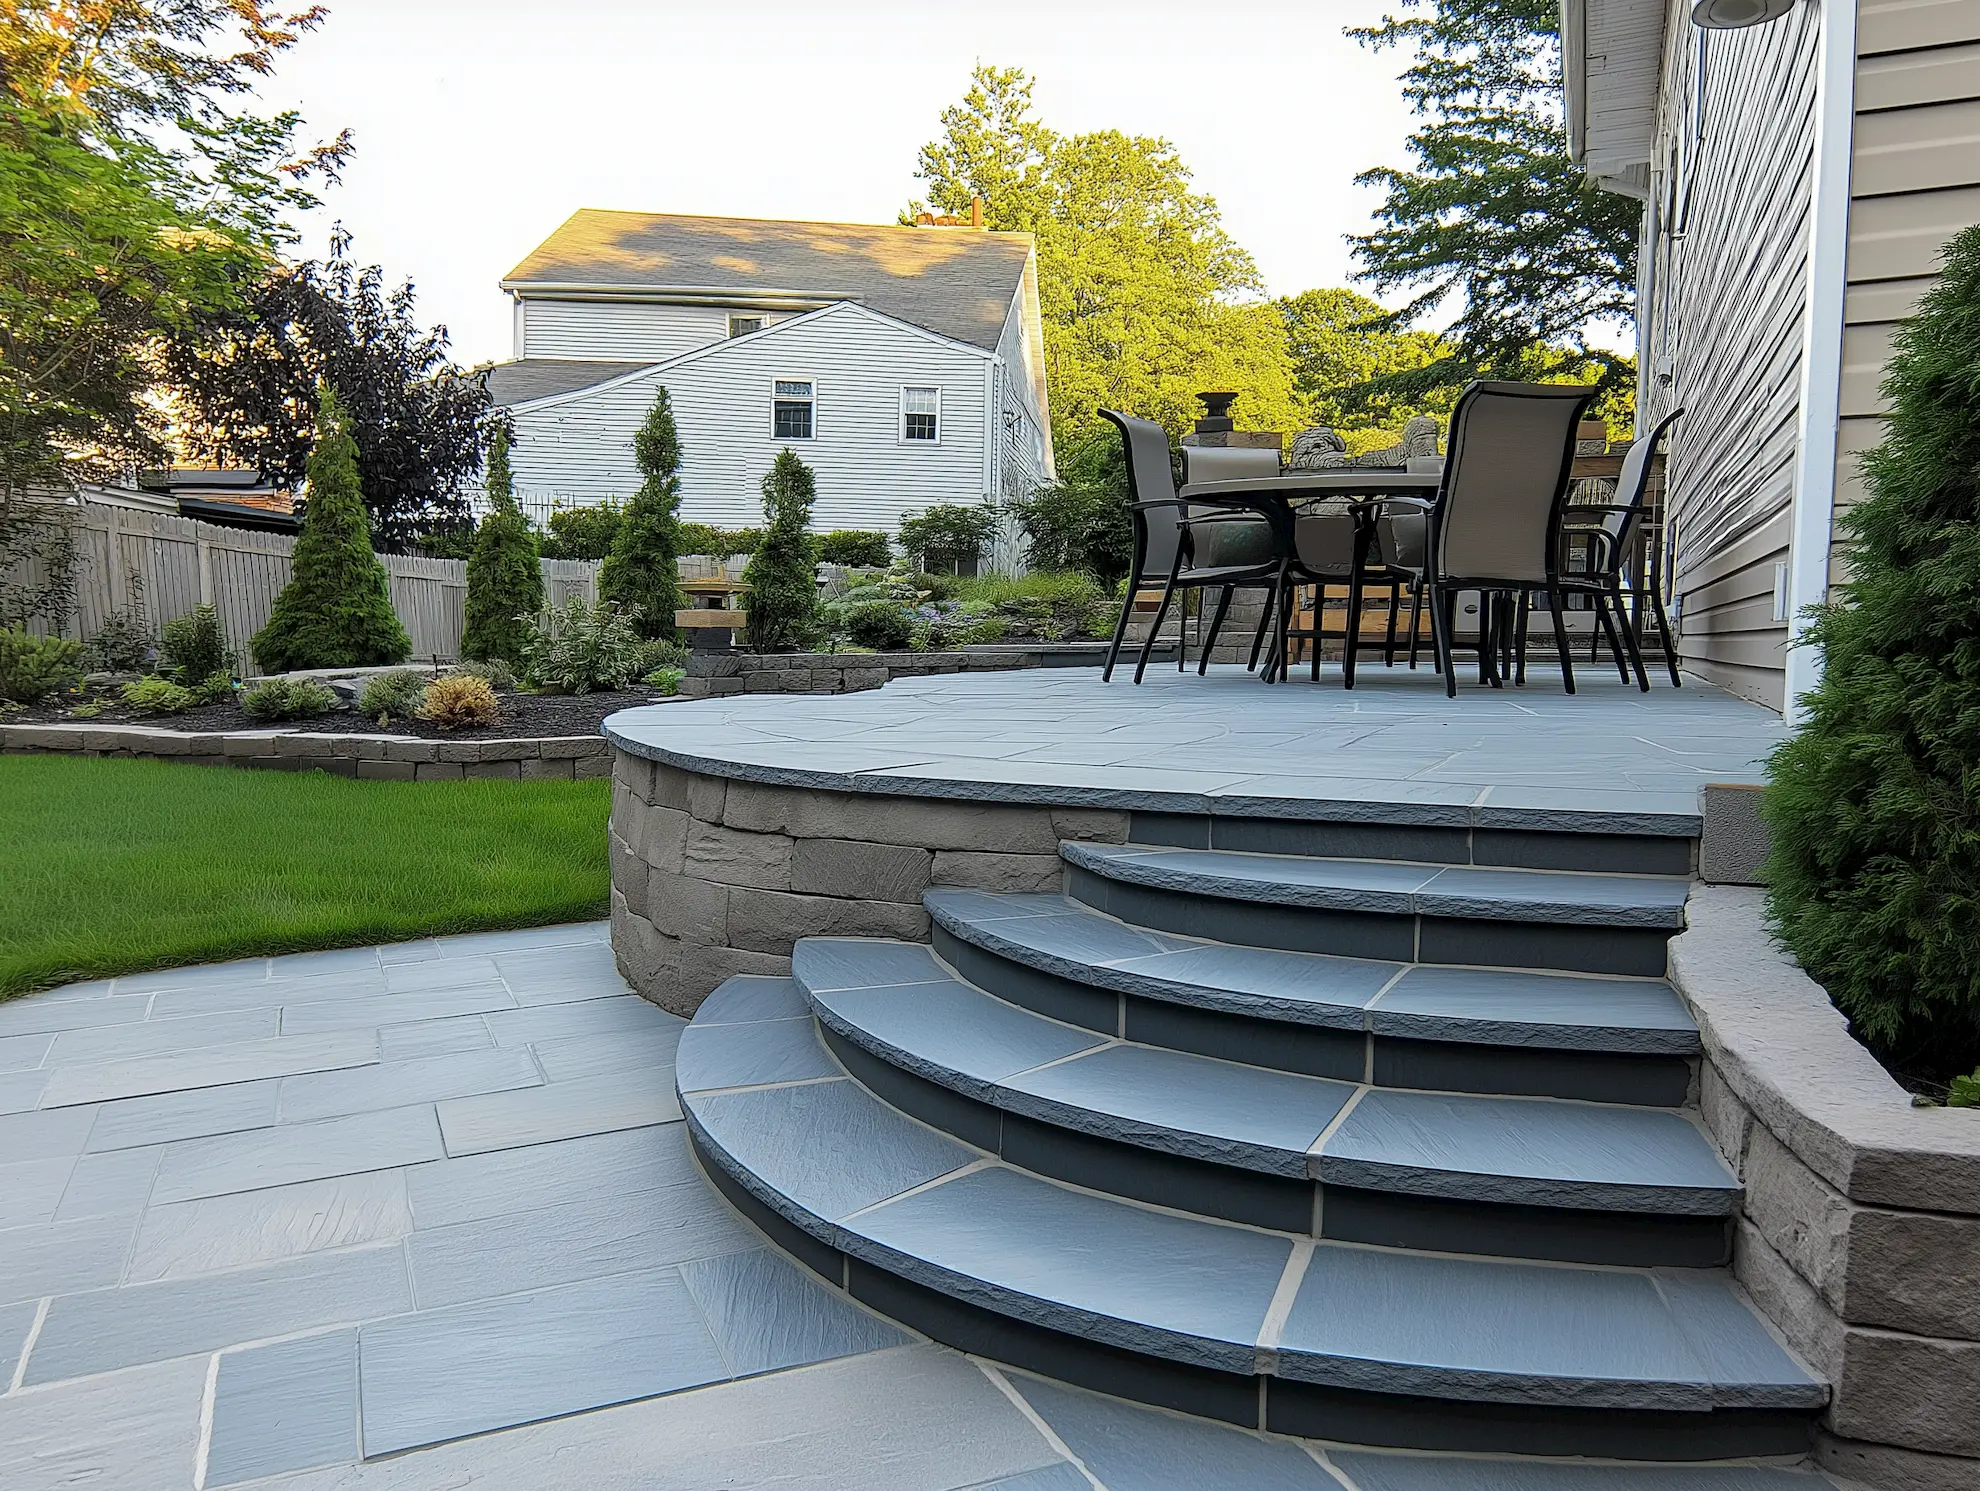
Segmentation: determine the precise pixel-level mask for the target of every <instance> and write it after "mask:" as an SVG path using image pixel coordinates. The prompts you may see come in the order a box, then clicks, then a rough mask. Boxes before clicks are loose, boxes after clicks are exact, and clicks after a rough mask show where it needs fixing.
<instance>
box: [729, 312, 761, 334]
mask: <svg viewBox="0 0 1980 1491" xmlns="http://www.w3.org/2000/svg"><path fill="white" fill-rule="evenodd" d="M761 330H763V318H762V317H761V316H731V317H729V335H730V336H732V337H746V336H748V335H749V334H750V333H751V332H753V331H761Z"/></svg>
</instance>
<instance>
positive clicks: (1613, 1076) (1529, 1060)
mask: <svg viewBox="0 0 1980 1491" xmlns="http://www.w3.org/2000/svg"><path fill="white" fill-rule="evenodd" d="M934 944H935V952H936V954H937V955H938V956H939V957H940V958H941V959H942V961H943V962H945V963H947V964H948V965H949V966H950V967H952V968H954V969H955V970H956V972H958V973H959V974H961V975H962V977H964V978H965V979H967V980H968V981H969V982H970V983H973V984H975V985H976V986H977V987H978V988H980V989H984V990H987V991H988V992H989V993H992V994H995V995H996V996H997V997H998V998H1000V999H1005V1000H1008V1001H1010V1002H1011V1003H1012V1004H1015V1005H1019V1006H1021V1007H1023V1008H1025V1009H1028V1010H1032V1011H1035V1012H1036V1013H1038V1014H1041V1015H1045V1016H1047V1017H1048V1018H1050V1019H1054V1020H1063V1021H1065V1022H1066V1023H1067V1024H1069V1025H1078V1026H1080V1027H1082V1028H1084V1029H1086V1030H1095V1031H1098V1032H1100V1033H1101V1034H1102V1035H1112V1036H1124V1037H1125V1038H1126V1039H1128V1040H1134V1041H1142V1042H1145V1043H1147V1044H1149V1045H1153V1046H1166V1047H1168V1048H1169V1049H1171V1050H1175V1051H1190V1052H1194V1053H1195V1054H1197V1055H1199V1056H1216V1057H1221V1058H1223V1059H1224V1060H1226V1061H1241V1062H1245V1063H1247V1064H1249V1065H1252V1066H1264V1067H1271V1068H1273V1069H1275V1070H1278V1071H1283V1072H1298V1073H1300V1074H1301V1075H1303V1076H1308V1077H1335V1078H1339V1079H1341V1080H1343V1081H1348V1082H1361V1081H1364V1080H1372V1081H1373V1082H1374V1083H1375V1084H1376V1085H1377V1086H1382V1087H1421V1088H1430V1089H1433V1090H1436V1091H1441V1092H1476V1093H1488V1094H1495V1095H1508V1096H1515V1097H1557V1098H1579V1099H1582V1100H1584V1101H1589V1102H1598V1103H1628V1104H1631V1105H1633V1106H1637V1107H1671V1108H1674V1107H1679V1106H1682V1105H1683V1104H1684V1103H1685V1102H1686V1101H1687V1098H1688V1097H1689V1095H1690V1092H1691V1088H1692V1082H1693V1076H1692V1067H1691V1063H1690V1062H1689V1061H1688V1060H1687V1059H1686V1058H1684V1057H1681V1056H1627V1055H1615V1054H1611V1053H1608V1052H1603V1051H1569V1050H1556V1049H1546V1048H1540V1047H1531V1046H1488V1045H1460V1044H1456V1043H1452V1042H1441V1041H1410V1040H1401V1039H1397V1038H1395V1037H1390V1036H1370V1035H1368V1034H1366V1033H1364V1032H1361V1031H1353V1030H1331V1029H1328V1028H1326V1027H1323V1026H1317V1025H1294V1024H1291V1023H1288V1022H1284V1021H1277V1020H1261V1019H1257V1018H1255V1017H1252V1016H1249V1015H1231V1014H1225V1013H1223V1012H1221V1011H1217V1010H1205V1009H1197V1008H1193V1007H1191V1006H1187V1005H1180V1004H1167V1003H1164V1002H1162V1001H1160V1000H1153V999H1142V998H1139V997H1138V996H1136V995H1132V994H1117V993H1115V992H1113V991H1112V990H1108V989H1096V988H1093V987H1092V986H1091V985H1088V984H1081V983H1075V982H1074V981H1072V980H1070V979H1064V978H1060V977H1059V976H1058V975H1057V974H1051V973H1045V972H1043V971H1041V970H1039V969H1035V968H1030V967H1027V966H1025V965H1024V964H1021V963H1016V962H1013V961H1012V960H1010V959H1008V958H1005V957H1002V956H1000V955H999V954H997V953H993V952H990V951H988V950H987V949H984V948H980V947H977V946H976V945H975V944H974V943H969V942H964V941H963V940H962V939H961V938H959V937H957V936H955V935H954V934H953V933H951V932H950V931H948V930H947V929H946V928H944V927H943V926H941V925H940V924H939V923H938V924H937V925H936V927H935V929H934Z"/></svg>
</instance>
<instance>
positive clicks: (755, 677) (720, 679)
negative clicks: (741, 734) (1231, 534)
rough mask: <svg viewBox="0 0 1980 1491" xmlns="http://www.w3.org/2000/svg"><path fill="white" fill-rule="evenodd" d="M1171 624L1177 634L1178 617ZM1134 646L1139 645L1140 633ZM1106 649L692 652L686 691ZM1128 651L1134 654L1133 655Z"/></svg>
mask: <svg viewBox="0 0 1980 1491" xmlns="http://www.w3.org/2000/svg"><path fill="white" fill-rule="evenodd" d="M1141 630H1145V628H1142V629H1141ZM1165 630H1167V631H1169V632H1171V633H1172V632H1173V630H1174V628H1173V624H1172V625H1171V626H1170V627H1169V628H1167V629H1165ZM1135 645H1136V646H1139V645H1140V644H1139V640H1138V638H1137V641H1136V644H1135ZM1106 653H1107V647H1106V644H1105V643H1102V642H1063V643H1048V642H1041V643H1036V644H1032V643H1022V642H1019V643H1012V644H1010V645H1008V646H1003V645H989V646H982V647H971V648H964V649H958V650H956V651H953V652H691V653H689V654H688V660H687V677H686V678H684V679H682V680H681V685H680V697H681V698H683V699H708V698H719V697H723V696H726V695H730V694H857V693H861V692H863V691H865V690H867V689H877V688H879V687H880V686H881V685H882V684H884V683H885V682H887V680H888V679H890V678H926V677H928V676H929V675H931V674H935V673H1008V672H1014V671H1018V670H1021V669H1026V668H1053V667H1076V666H1082V665H1090V666H1092V667H1096V668H1097V667H1098V666H1100V664H1101V662H1102V661H1104V659H1105V657H1106ZM1156 653H1157V655H1159V656H1162V657H1165V658H1167V659H1168V660H1169V661H1170V662H1173V661H1175V649H1174V645H1173V643H1172V642H1170V643H1166V644H1165V643H1160V642H1158V643H1157V644H1156ZM1128 656H1129V658H1130V660H1131V659H1132V657H1133V654H1132V653H1129V654H1128Z"/></svg>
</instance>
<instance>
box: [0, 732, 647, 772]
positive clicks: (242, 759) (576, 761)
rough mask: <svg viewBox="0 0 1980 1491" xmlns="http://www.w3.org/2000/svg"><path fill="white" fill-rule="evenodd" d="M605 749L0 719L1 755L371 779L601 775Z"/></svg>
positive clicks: (564, 741) (556, 741) (556, 740)
mask: <svg viewBox="0 0 1980 1491" xmlns="http://www.w3.org/2000/svg"><path fill="white" fill-rule="evenodd" d="M611 751H612V747H611V743H610V742H609V741H607V740H606V739H605V737H604V736H602V735H559V736H546V737H540V738H534V739H523V740H420V739H416V738H414V737H411V736H391V735H327V734H314V733H311V732H309V731H304V730H283V731H276V730H247V731H232V732H228V733H225V734H208V735H195V734H191V733H188V732H186V731H181V730H147V729H143V728H141V727H137V726H131V725H103V726H97V727H90V726H84V725H0V754H4V755H8V756H26V755H48V754H54V755H66V756H124V757H139V756H142V757H151V758H156V759H158V760H163V761H178V762H181V763H183V764H185V765H188V766H249V767H258V768H261V769H263V770H268V771H327V772H331V773H334V774H335V775H337V776H344V777H357V778H360V779H368V780H376V781H401V782H415V781H417V782H448V781H459V780H461V779H462V778H463V777H508V778H518V779H533V778H545V777H548V778H562V779H565V780H569V779H571V778H575V777H602V776H605V775H606V774H607V773H608V772H610V771H611V769H612V758H611Z"/></svg>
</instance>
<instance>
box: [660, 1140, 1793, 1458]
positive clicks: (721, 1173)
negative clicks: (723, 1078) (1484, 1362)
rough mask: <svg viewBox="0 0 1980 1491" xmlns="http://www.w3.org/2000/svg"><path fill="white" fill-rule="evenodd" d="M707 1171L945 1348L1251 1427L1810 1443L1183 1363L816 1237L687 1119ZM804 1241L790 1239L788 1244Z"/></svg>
mask: <svg viewBox="0 0 1980 1491" xmlns="http://www.w3.org/2000/svg"><path fill="white" fill-rule="evenodd" d="M689 1137H690V1140H691V1142H692V1144H693V1146H694V1149H695V1152H696V1156H697V1159H698V1160H699V1162H700V1164H701V1167H702V1170H703V1171H704V1173H705V1174H706V1175H707V1176H708V1178H709V1179H710V1181H711V1182H712V1183H713V1184H714V1186H715V1188H716V1189H717V1190H718V1191H719V1192H721V1194H722V1195H723V1196H724V1197H726V1198H727V1199H728V1201H729V1202H730V1204H731V1205H733V1206H734V1207H735V1208H736V1210H737V1211H738V1212H740V1213H741V1214H742V1215H743V1217H744V1218H745V1219H747V1220H748V1221H749V1222H751V1223H753V1224H754V1225H755V1226H756V1227H757V1228H758V1229H759V1230H761V1231H762V1232H763V1233H764V1234H765V1235H766V1236H768V1237H769V1238H770V1239H771V1240H772V1241H773V1242H775V1243H777V1244H779V1245H780V1246H782V1247H783V1248H785V1249H786V1250H787V1251H788V1252H790V1253H791V1254H792V1256H794V1257H796V1258H797V1259H798V1260H799V1261H800V1262H802V1263H804V1264H805V1265H806V1266H807V1267H809V1268H811V1269H812V1270H813V1271H814V1272H815V1273H817V1274H818V1275H819V1276H820V1277H822V1278H824V1279H826V1280H827V1281H829V1282H831V1283H833V1284H835V1285H838V1286H840V1287H842V1288H844V1289H846V1290H847V1292H848V1293H850V1294H851V1295H852V1297H853V1298H854V1299H856V1300H859V1301H860V1302H861V1303H862V1304H865V1305H867V1306H868V1307H869V1308H871V1309H874V1310H877V1311H879V1312H880V1313H881V1314H883V1315H886V1316H888V1317H889V1318H891V1319H893V1320H896V1321H899V1322H900V1323H901V1324H903V1325H905V1326H908V1327H910V1328H911V1329H914V1330H918V1331H921V1332H922V1333H923V1334H925V1335H927V1336H929V1337H931V1338H932V1339H934V1340H936V1341H940V1342H942V1343H943V1344H944V1345H947V1346H952V1347H954V1348H956V1349H957V1350H960V1351H966V1352H970V1353H972V1354H975V1355H979V1356H984V1357H988V1358H990V1359H991V1360H994V1361H1000V1362H1004V1363H1007V1364H1008V1365H1010V1366H1014V1367H1018V1368H1022V1369H1024V1370H1026V1371H1032V1372H1038V1373H1041V1374H1043V1375H1045V1376H1048V1377H1054V1378H1057V1379H1059V1380H1060V1381H1063V1382H1070V1383H1074V1384H1076V1385H1078V1386H1080V1387H1086V1388H1091V1389H1093V1390H1094V1391H1096V1392H1103V1393H1111V1394H1113V1395H1114V1396H1116V1397H1122V1398H1130V1399H1133V1400H1135V1401H1137V1402H1142V1403H1148V1404H1152V1405H1154V1406H1156V1407H1159V1408H1168V1409H1174V1410H1176V1411H1178V1412H1182V1413H1191V1414H1196V1415H1198V1416H1199V1417H1203V1418H1212V1419H1220V1420H1223V1421H1224V1422H1226V1423H1232V1424H1237V1425H1240V1426H1242V1427H1244V1428H1248V1429H1269V1430H1271V1431H1273V1432H1276V1433H1282V1434H1296V1435H1305V1436H1309V1437H1321V1438H1328V1439H1333V1440H1339V1441H1347V1442H1355V1443H1360V1444H1369V1445H1379V1446H1383V1447H1388V1448H1396V1449H1430V1450H1469V1451H1474V1452H1484V1453H1492V1452H1513V1453H1521V1454H1532V1455H1561V1456H1595V1457H1605V1458H1618V1459H1642V1460H1658V1461H1691V1460H1714V1459H1731V1458H1736V1457H1741V1456H1773V1455H1794V1454H1801V1453H1805V1452H1806V1450H1807V1448H1808V1445H1809V1442H1810V1439H1811V1437H1812V1426H1811V1424H1810V1423H1809V1420H1808V1418H1807V1417H1806V1416H1805V1415H1798V1414H1793V1413H1787V1412H1780V1413H1767V1412H1749V1413H1737V1414H1734V1413H1724V1412H1721V1413H1655V1412H1630V1411H1626V1410H1618V1409H1614V1408H1599V1409H1586V1410H1580V1409H1567V1408H1527V1407H1522V1406H1519V1405H1514V1404H1487V1403H1477V1402H1465V1401H1447V1400H1442V1399H1428V1398H1403V1397H1395V1396H1391V1395H1385V1394H1378V1393H1369V1392H1360V1391H1355V1390H1352V1389H1335V1388H1320V1387H1313V1386H1310V1385H1308V1384H1304V1383H1296V1382H1287V1381H1284V1380H1282V1379H1275V1378H1263V1377H1247V1376H1241V1375H1238V1374H1236V1373H1230V1372H1220V1371H1214V1370H1210V1369H1207V1368H1203V1367H1195V1366H1188V1365H1184V1364H1181V1363H1177V1362H1172V1361H1166V1360H1163V1359H1161V1358H1157V1357H1151V1356H1147V1355H1143V1354H1141V1353H1139V1352H1133V1351H1127V1350H1123V1349H1120V1348H1117V1347H1110V1346H1103V1345H1098V1344H1096V1343H1094V1342H1091V1341H1086V1340H1082V1339H1080V1338H1079V1337H1076V1336H1071V1335H1067V1334H1065V1333H1063V1332H1060V1331H1056V1330H1051V1329H1048V1328H1046V1327H1043V1326H1038V1325H1033V1324H1030V1323H1027V1322H1022V1321H1018V1320H1014V1319H1012V1318H1010V1317H1008V1316H1005V1315H1001V1314H999V1313H997V1312H996V1311H993V1310H989V1309H986V1308H983V1307H981V1306H978V1305H974V1304H970V1303H966V1302H964V1301H962V1300H959V1299H956V1298H953V1297H951V1296H949V1295H945V1294H941V1293H938V1292H936V1291H934V1290H932V1289H929V1288H926V1287H925V1286H923V1285H920V1284H917V1283H913V1282H910V1281H908V1280H905V1279H902V1278H900V1277H898V1276H896V1275H894V1274H891V1273H889V1272H887V1271H886V1270H884V1269H881V1268H878V1267H875V1266H874V1265H872V1264H869V1263H867V1262H865V1261H863V1260H861V1259H857V1258H849V1257H847V1256H846V1255H844V1254H843V1253H841V1252H840V1251H839V1250H838V1249H836V1248H833V1247H830V1246H829V1245H827V1244H824V1243H821V1242H819V1241H818V1240H817V1239H816V1238H813V1237H812V1236H810V1234H808V1233H805V1232H803V1231H802V1230H801V1229H799V1228H797V1227H795V1226H794V1225H793V1224H792V1223H791V1222H789V1221H787V1220H786V1219H785V1218H784V1217H782V1216H780V1215H778V1214H777V1213H776V1212H774V1211H772V1210H771V1209H770V1208H769V1207H767V1206H765V1205H764V1204H763V1203H762V1202H761V1201H759V1200H758V1199H757V1198H756V1197H755V1196H753V1195H751V1194H750V1193H749V1192H748V1191H746V1190H745V1189H744V1188H743V1187H742V1186H741V1185H739V1184H738V1183H737V1182H736V1181H735V1180H734V1179H733V1178H732V1177H731V1176H729V1175H728V1174H727V1172H726V1171H725V1169H724V1167H723V1165H722V1162H721V1160H720V1159H719V1157H717V1156H716V1155H714V1154H711V1153H709V1152H708V1150H707V1149H706V1148H705V1141H704V1140H703V1139H702V1137H701V1136H700V1135H699V1134H698V1133H697V1132H695V1129H694V1126H693V1125H692V1124H690V1126H689ZM794 1243H795V1244H796V1246H793V1244H794Z"/></svg>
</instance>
